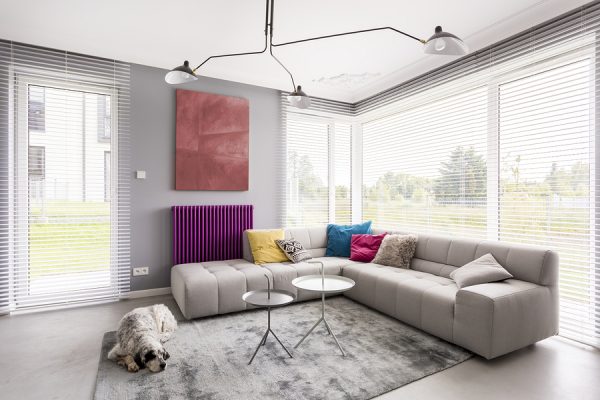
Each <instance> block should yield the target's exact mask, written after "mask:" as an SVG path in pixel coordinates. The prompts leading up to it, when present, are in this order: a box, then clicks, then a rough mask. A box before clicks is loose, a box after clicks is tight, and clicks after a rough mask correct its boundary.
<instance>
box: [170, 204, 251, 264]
mask: <svg viewBox="0 0 600 400" xmlns="http://www.w3.org/2000/svg"><path fill="white" fill-rule="evenodd" d="M253 210H254V206H250V205H241V206H173V207H172V213H173V265H177V264H184V263H193V262H202V261H216V260H230V259H234V258H242V232H244V231H245V230H246V229H252V226H253Z"/></svg>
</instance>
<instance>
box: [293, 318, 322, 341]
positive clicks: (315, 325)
mask: <svg viewBox="0 0 600 400" xmlns="http://www.w3.org/2000/svg"><path fill="white" fill-rule="evenodd" d="M321 321H323V317H321V318H319V320H318V321H317V323H316V324H314V325H313V327H312V328H310V331H308V332H307V333H306V335H304V337H303V338H302V339H300V341H299V342H298V344H297V345H295V346H294V348H295V349H297V348H298V346H300V345H301V344H302V342H304V339H306V338H307V337H308V335H310V334H311V333H312V331H314V330H315V328H316V327H317V325H319V324H320V323H321Z"/></svg>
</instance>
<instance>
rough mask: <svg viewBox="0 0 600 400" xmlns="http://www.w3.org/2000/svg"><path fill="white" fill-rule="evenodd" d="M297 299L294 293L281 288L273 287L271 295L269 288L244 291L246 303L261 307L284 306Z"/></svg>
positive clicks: (243, 297)
mask: <svg viewBox="0 0 600 400" xmlns="http://www.w3.org/2000/svg"><path fill="white" fill-rule="evenodd" d="M295 299H296V296H295V295H294V294H293V293H291V292H288V291H287V290H279V289H271V294H270V297H269V293H268V292H267V289H261V290H253V291H251V292H246V293H244V295H243V296H242V300H244V301H245V302H246V303H248V304H252V305H253V306H259V307H277V306H283V305H286V304H289V303H291V302H292V301H294V300H295Z"/></svg>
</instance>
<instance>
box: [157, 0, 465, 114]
mask: <svg viewBox="0 0 600 400" xmlns="http://www.w3.org/2000/svg"><path fill="white" fill-rule="evenodd" d="M274 7H275V0H266V13H265V14H266V16H265V45H264V48H263V49H262V50H258V51H250V52H245V53H232V54H221V55H215V56H210V57H208V58H207V59H206V60H204V61H203V62H202V63H201V64H200V65H198V66H197V67H196V68H194V69H191V68H190V65H189V63H188V62H187V61H185V62H184V63H183V65H180V66H179V67H176V68H173V69H172V70H171V71H169V72H168V73H167V75H166V76H165V81H166V82H167V83H169V84H171V85H177V84H180V83H186V82H191V81H195V80H197V79H198V77H197V76H196V70H198V68H200V67H202V66H203V65H204V64H206V62H208V61H209V60H211V59H213V58H221V57H233V56H245V55H250V54H262V53H264V52H266V51H267V49H268V50H269V54H270V55H271V57H273V59H275V61H277V63H279V65H281V67H282V68H283V69H284V70H285V71H286V72H287V73H288V75H289V76H290V80H291V82H292V92H291V93H290V94H289V95H288V96H287V99H288V101H289V102H290V105H292V107H297V108H308V107H310V98H309V97H308V95H307V94H306V93H305V92H304V91H303V90H302V87H301V86H296V82H295V81H294V76H293V75H292V73H291V72H290V71H289V70H288V69H287V68H286V67H285V65H283V63H282V62H281V61H280V60H279V59H278V58H277V57H276V56H275V54H273V48H274V47H280V46H289V45H292V44H297V43H303V42H310V41H313V40H321V39H328V38H333V37H337V36H346V35H354V34H357V33H365V32H374V31H383V30H388V31H393V32H396V33H399V34H401V35H403V36H406V37H408V38H410V39H413V40H416V41H418V42H420V43H422V44H424V45H425V48H424V51H425V53H427V54H440V55H459V56H460V55H464V54H467V51H468V49H467V46H466V45H465V43H464V42H463V41H462V40H461V39H459V38H458V37H456V36H455V35H453V34H451V33H448V32H444V31H442V27H440V26H437V27H436V28H435V33H434V35H433V36H431V37H430V38H429V40H424V39H419V38H418V37H416V36H413V35H409V34H408V33H406V32H402V31H400V30H398V29H395V28H392V27H389V26H385V27H381V28H372V29H362V30H358V31H352V32H343V33H336V34H333V35H325V36H318V37H312V38H307V39H300V40H294V41H291V42H285V43H273V22H274V18H273V17H274V13H273V9H274Z"/></svg>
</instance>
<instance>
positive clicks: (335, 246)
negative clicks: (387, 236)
mask: <svg viewBox="0 0 600 400" xmlns="http://www.w3.org/2000/svg"><path fill="white" fill-rule="evenodd" d="M364 233H371V221H367V222H363V223H362V224H355V225H336V224H329V225H327V250H326V251H325V255H326V256H328V257H331V256H337V257H350V241H351V239H352V235H355V234H364Z"/></svg>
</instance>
